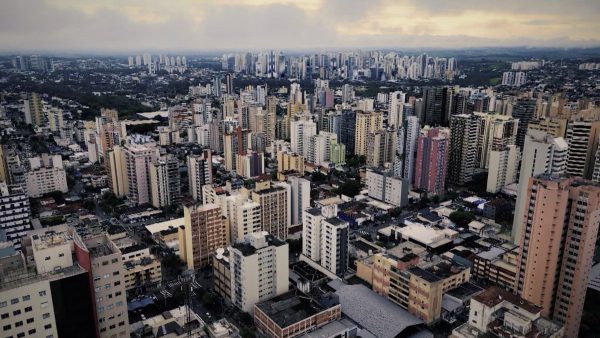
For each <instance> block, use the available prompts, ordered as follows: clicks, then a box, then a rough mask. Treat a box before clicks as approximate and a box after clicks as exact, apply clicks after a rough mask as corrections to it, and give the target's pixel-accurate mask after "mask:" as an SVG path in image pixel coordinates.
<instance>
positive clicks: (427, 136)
mask: <svg viewBox="0 0 600 338" xmlns="http://www.w3.org/2000/svg"><path fill="white" fill-rule="evenodd" d="M449 140H450V130H449V129H444V128H426V129H423V130H422V131H421V135H420V136H419V139H418V140H417V158H416V161H415V174H414V181H413V182H414V183H413V187H414V188H416V189H422V190H424V191H425V192H427V193H428V194H432V195H440V194H443V193H444V192H445V190H444V187H445V184H446V167H447V165H448V151H449V148H450V145H449Z"/></svg>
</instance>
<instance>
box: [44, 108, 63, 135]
mask: <svg viewBox="0 0 600 338" xmlns="http://www.w3.org/2000/svg"><path fill="white" fill-rule="evenodd" d="M64 126H65V121H64V112H63V110H62V109H59V108H51V109H50V110H48V127H49V128H50V131H52V132H59V131H60V130H61V129H62V128H64Z"/></svg>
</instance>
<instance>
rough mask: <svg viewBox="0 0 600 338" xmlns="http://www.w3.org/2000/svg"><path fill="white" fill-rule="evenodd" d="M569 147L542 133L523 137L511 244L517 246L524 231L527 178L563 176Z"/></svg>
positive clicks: (533, 131)
mask: <svg viewBox="0 0 600 338" xmlns="http://www.w3.org/2000/svg"><path fill="white" fill-rule="evenodd" d="M568 150H569V146H568V145H567V142H566V141H565V140H564V139H563V138H562V137H552V136H549V135H548V134H546V133H545V132H543V131H539V130H530V131H529V132H528V133H527V135H526V136H525V143H524V148H523V154H522V157H521V158H522V160H521V169H520V171H519V185H518V188H517V202H516V204H515V216H514V221H513V227H512V232H511V238H512V241H513V243H515V244H518V241H519V239H520V238H521V233H522V231H523V229H524V224H523V222H522V220H523V215H524V213H525V211H526V210H527V205H526V204H525V202H526V200H525V197H526V195H527V187H528V184H529V178H530V177H533V176H537V175H540V174H549V175H554V176H561V175H564V174H565V170H566V165H567V153H568Z"/></svg>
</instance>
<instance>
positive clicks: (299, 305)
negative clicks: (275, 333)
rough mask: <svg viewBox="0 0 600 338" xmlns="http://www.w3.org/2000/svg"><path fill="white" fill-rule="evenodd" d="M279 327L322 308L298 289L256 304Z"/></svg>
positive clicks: (302, 318)
mask: <svg viewBox="0 0 600 338" xmlns="http://www.w3.org/2000/svg"><path fill="white" fill-rule="evenodd" d="M256 306H257V307H258V308H259V309H260V310H261V311H262V312H264V313H265V314H266V315H267V316H268V317H269V318H271V320H273V321H274V322H275V323H276V324H277V325H278V326H279V327H280V328H286V327H288V326H290V325H292V324H294V323H297V322H299V321H302V320H304V319H306V318H309V317H311V316H314V315H315V314H317V313H319V312H321V311H323V310H324V308H323V307H322V306H321V305H319V304H318V303H317V302H315V301H313V300H312V299H311V298H310V297H308V296H306V295H304V294H302V293H301V292H299V291H295V290H293V291H289V292H286V293H284V294H282V295H279V296H277V297H275V298H272V299H270V300H268V301H266V302H263V303H260V304H257V305H256Z"/></svg>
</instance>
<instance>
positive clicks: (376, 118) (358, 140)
mask: <svg viewBox="0 0 600 338" xmlns="http://www.w3.org/2000/svg"><path fill="white" fill-rule="evenodd" d="M380 129H383V112H364V111H356V128H355V130H354V139H355V141H354V142H355V143H354V154H355V155H367V137H368V135H369V134H370V133H374V132H375V131H377V130H380Z"/></svg>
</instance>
